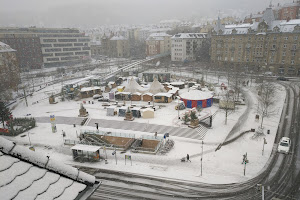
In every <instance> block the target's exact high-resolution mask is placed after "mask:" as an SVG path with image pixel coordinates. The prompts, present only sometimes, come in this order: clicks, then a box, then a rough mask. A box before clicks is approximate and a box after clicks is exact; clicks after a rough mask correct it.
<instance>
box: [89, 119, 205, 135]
mask: <svg viewBox="0 0 300 200" xmlns="http://www.w3.org/2000/svg"><path fill="white" fill-rule="evenodd" d="M95 123H99V127H103V128H114V129H123V130H133V131H142V132H148V133H153V134H154V133H155V132H157V133H158V134H165V133H169V135H170V136H177V137H184V138H190V139H198V140H200V139H201V137H203V136H200V135H199V134H198V132H197V131H196V129H190V128H181V127H172V126H165V125H158V124H148V123H138V122H132V121H131V122H128V121H116V120H107V119H91V121H90V122H89V124H88V126H94V124H95Z"/></svg>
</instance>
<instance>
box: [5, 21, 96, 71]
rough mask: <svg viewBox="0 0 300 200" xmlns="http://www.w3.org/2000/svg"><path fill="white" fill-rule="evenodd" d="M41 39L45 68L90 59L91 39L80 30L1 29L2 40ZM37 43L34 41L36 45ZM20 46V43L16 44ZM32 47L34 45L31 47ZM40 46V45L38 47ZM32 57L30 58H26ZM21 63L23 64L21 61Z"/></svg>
mask: <svg viewBox="0 0 300 200" xmlns="http://www.w3.org/2000/svg"><path fill="white" fill-rule="evenodd" d="M7 37H10V38H14V37H16V38H22V37H35V38H39V42H40V45H41V52H42V61H43V64H44V66H46V67H51V66H60V65H70V64H74V63H78V62H82V61H86V60H88V59H89V58H90V55H91V51H90V39H89V38H88V37H86V36H84V34H83V33H80V32H79V30H78V29H69V28H61V29H56V28H35V27H30V28H0V38H7ZM28 42H29V43H30V41H28ZM34 42H35V41H32V43H34ZM15 43H16V44H18V43H19V42H15ZM29 46H32V45H29ZM36 46H38V45H36ZM27 57H30V56H26V58H27ZM20 62H23V61H22V60H20Z"/></svg>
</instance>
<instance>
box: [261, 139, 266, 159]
mask: <svg viewBox="0 0 300 200" xmlns="http://www.w3.org/2000/svg"><path fill="white" fill-rule="evenodd" d="M265 144H267V140H266V138H264V143H263V149H262V155H264V150H265Z"/></svg>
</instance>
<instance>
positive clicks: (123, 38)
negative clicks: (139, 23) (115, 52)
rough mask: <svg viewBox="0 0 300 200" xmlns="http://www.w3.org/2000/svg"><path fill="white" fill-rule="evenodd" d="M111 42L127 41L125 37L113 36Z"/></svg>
mask: <svg viewBox="0 0 300 200" xmlns="http://www.w3.org/2000/svg"><path fill="white" fill-rule="evenodd" d="M110 40H127V39H126V38H125V37H123V36H121V35H119V36H113V37H112V38H110Z"/></svg>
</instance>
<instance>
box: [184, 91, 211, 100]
mask: <svg viewBox="0 0 300 200" xmlns="http://www.w3.org/2000/svg"><path fill="white" fill-rule="evenodd" d="M179 96H180V97H181V98H182V99H188V100H204V99H210V98H212V97H213V95H212V94H211V93H210V92H202V91H200V90H190V91H189V92H186V93H183V94H181V95H179Z"/></svg>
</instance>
